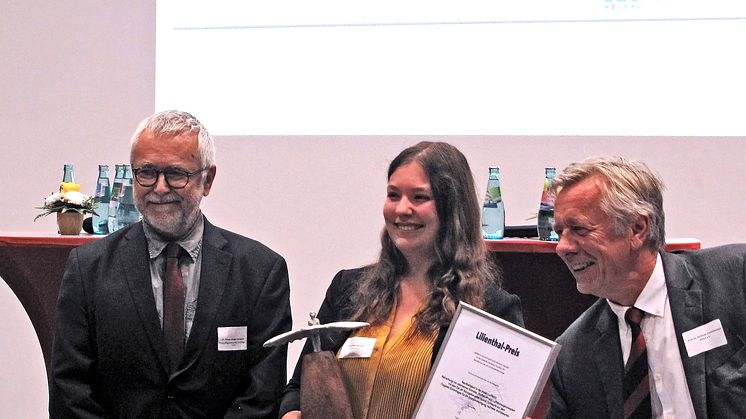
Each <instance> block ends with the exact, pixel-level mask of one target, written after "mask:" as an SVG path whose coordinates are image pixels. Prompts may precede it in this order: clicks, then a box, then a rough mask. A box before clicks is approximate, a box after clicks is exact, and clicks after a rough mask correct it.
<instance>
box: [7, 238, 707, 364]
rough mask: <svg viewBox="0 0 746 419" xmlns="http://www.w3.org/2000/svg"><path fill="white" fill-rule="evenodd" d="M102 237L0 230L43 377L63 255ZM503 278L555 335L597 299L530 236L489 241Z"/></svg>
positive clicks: (692, 243)
mask: <svg viewBox="0 0 746 419" xmlns="http://www.w3.org/2000/svg"><path fill="white" fill-rule="evenodd" d="M100 237H101V236H93V235H89V234H82V235H80V236H60V235H58V234H29V233H0V277H2V278H3V279H4V280H5V282H6V283H8V285H9V286H10V289H11V290H13V292H14V293H15V295H16V296H17V297H18V300H19V301H20V302H21V304H22V305H23V308H24V309H25V310H26V313H28V316H29V318H30V319H31V324H32V325H33V326H34V330H35V331H36V335H37V337H38V338H39V344H40V345H41V350H42V353H43V354H44V363H45V365H46V368H47V377H50V376H51V370H50V365H51V354H52V339H53V337H54V322H55V310H56V304H57V295H58V293H59V290H60V283H61V282H62V274H63V273H64V268H65V262H66V261H67V256H68V254H69V253H70V250H72V249H73V248H74V247H77V246H80V245H82V244H85V243H88V242H91V241H93V240H98V239H99V238H100ZM486 243H487V248H488V249H489V250H490V251H491V252H492V254H493V255H494V257H495V260H497V262H498V264H499V265H500V266H501V267H502V269H503V271H504V276H505V284H504V286H505V288H506V289H508V290H509V291H510V292H512V293H514V294H517V295H518V296H519V297H521V303H522V305H523V316H524V320H525V322H526V327H527V328H528V329H529V330H531V331H533V332H535V333H538V334H540V335H542V336H544V337H547V338H549V339H556V338H557V336H559V335H560V334H561V333H562V332H563V331H564V330H565V328H566V327H567V326H569V325H570V323H571V322H572V321H573V320H575V318H576V317H577V316H578V315H579V314H580V313H582V312H583V311H584V310H585V309H586V308H587V307H588V306H590V305H591V304H592V303H593V302H594V301H595V300H596V297H593V296H588V295H582V294H580V293H579V292H578V291H577V289H576V288H575V280H574V279H573V277H572V274H571V273H570V271H569V270H568V269H567V267H566V266H565V264H564V263H563V262H562V260H561V259H560V258H559V256H557V255H556V254H555V253H554V249H555V247H556V243H553V242H541V241H538V240H532V239H503V240H487V241H486ZM699 247H700V242H699V241H697V240H694V239H682V240H677V241H671V242H669V244H668V246H667V250H671V251H673V250H682V249H698V248H699Z"/></svg>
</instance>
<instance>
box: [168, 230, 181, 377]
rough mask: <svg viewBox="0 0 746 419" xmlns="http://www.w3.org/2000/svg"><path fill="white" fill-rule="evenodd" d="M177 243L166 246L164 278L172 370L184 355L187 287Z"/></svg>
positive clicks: (169, 355) (169, 356) (174, 369)
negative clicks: (182, 274) (180, 264)
mask: <svg viewBox="0 0 746 419" xmlns="http://www.w3.org/2000/svg"><path fill="white" fill-rule="evenodd" d="M180 254H181V247H180V246H179V245H178V244H176V243H169V244H168V246H166V275H165V277H164V278H163V339H164V340H165V341H166V349H167V350H168V358H169V360H170V362H171V371H172V372H173V371H176V368H177V367H178V366H179V362H180V361H181V357H182V356H183V355H184V299H185V298H186V287H185V286H184V278H183V277H182V276H181V268H180V267H179V256H180Z"/></svg>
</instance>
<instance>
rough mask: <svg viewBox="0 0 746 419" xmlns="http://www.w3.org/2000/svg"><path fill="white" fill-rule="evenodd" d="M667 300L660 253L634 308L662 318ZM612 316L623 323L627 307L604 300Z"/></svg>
mask: <svg viewBox="0 0 746 419" xmlns="http://www.w3.org/2000/svg"><path fill="white" fill-rule="evenodd" d="M667 298H668V289H667V288H666V277H665V274H664V273H663V260H662V259H661V255H660V253H659V254H658V257H657V258H656V260H655V268H653V273H652V274H651V275H650V278H649V279H648V282H647V284H645V287H644V288H643V289H642V292H641V293H640V295H639V296H637V301H635V304H634V306H635V307H637V308H639V309H640V310H642V311H644V312H645V314H646V315H651V316H656V317H663V313H664V312H665V307H666V299H667ZM606 301H607V302H608V303H609V306H610V307H611V310H612V311H613V312H614V314H616V315H617V317H619V319H620V320H621V321H622V322H624V314H625V313H626V312H627V310H629V307H628V306H623V305H620V304H617V303H615V302H613V301H611V300H606Z"/></svg>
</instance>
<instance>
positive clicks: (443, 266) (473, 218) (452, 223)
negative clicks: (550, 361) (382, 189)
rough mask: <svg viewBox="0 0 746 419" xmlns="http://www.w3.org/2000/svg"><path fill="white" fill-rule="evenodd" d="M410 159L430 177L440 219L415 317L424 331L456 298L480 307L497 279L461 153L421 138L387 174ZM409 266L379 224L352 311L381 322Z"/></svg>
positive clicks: (444, 317) (444, 316) (448, 315)
mask: <svg viewBox="0 0 746 419" xmlns="http://www.w3.org/2000/svg"><path fill="white" fill-rule="evenodd" d="M412 162H415V163H417V164H419V165H420V166H421V167H422V168H423V170H424V171H425V174H426V175H427V178H428V180H429V181H430V187H431V190H432V194H433V199H434V200H435V207H436V211H437V214H438V220H439V223H440V228H439V230H438V233H437V238H436V243H435V252H434V254H435V256H434V260H433V261H432V265H431V267H430V269H429V271H428V277H429V279H430V285H431V294H430V299H429V301H428V302H427V304H426V306H425V308H424V309H423V310H422V311H421V312H419V313H418V314H417V316H416V320H415V321H416V326H417V330H418V331H421V332H424V333H427V332H429V331H431V330H433V329H434V328H436V327H440V326H446V325H448V324H449V323H450V322H451V319H452V318H453V314H454V313H455V311H456V306H457V304H458V301H459V300H461V301H464V302H466V303H468V304H471V305H473V306H476V307H480V308H482V307H484V295H485V292H486V290H487V288H488V286H489V285H490V284H493V283H496V284H498V285H499V283H500V280H499V275H498V270H497V269H496V268H495V265H494V264H493V263H492V261H491V260H490V259H489V257H488V254H487V249H486V247H485V244H484V240H483V239H482V228H481V221H480V205H479V200H478V199H477V194H476V189H475V187H474V179H473V177H472V173H471V169H470V168H469V163H468V162H467V160H466V157H464V155H463V154H462V153H461V152H460V151H459V150H458V149H457V148H456V147H454V146H452V145H450V144H448V143H444V142H428V141H423V142H420V143H418V144H416V145H414V146H412V147H409V148H407V149H405V150H404V151H402V152H401V153H399V155H398V156H397V157H396V158H395V159H394V160H393V161H392V162H391V164H390V165H389V170H388V178H389V179H390V178H391V175H392V174H393V173H394V172H395V171H396V169H398V168H399V167H400V166H402V165H404V164H407V163H412ZM408 271H409V266H408V265H407V261H406V259H405V258H404V255H402V253H401V252H400V251H399V249H397V248H396V246H395V245H394V242H393V241H392V240H391V238H390V237H389V235H388V233H387V232H386V229H384V230H383V233H382V234H381V255H380V258H379V260H378V262H377V263H375V264H373V265H370V266H368V267H367V269H366V270H365V273H364V274H363V276H362V277H361V280H360V283H359V284H358V287H357V289H356V290H355V291H354V294H353V296H352V302H353V306H354V308H353V314H352V316H351V317H352V318H353V319H357V320H363V321H367V322H370V323H372V324H380V323H382V322H384V321H385V320H386V319H387V318H388V316H389V315H390V314H391V311H392V310H393V308H394V307H395V304H396V296H397V294H398V291H399V281H400V280H401V278H402V276H403V275H406V274H407V272H408Z"/></svg>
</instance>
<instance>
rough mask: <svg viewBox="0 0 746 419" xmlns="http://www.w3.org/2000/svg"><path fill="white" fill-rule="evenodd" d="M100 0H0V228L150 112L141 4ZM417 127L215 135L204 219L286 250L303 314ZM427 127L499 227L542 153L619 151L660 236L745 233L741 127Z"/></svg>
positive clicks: (517, 211) (20, 356)
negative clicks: (491, 182)
mask: <svg viewBox="0 0 746 419" xmlns="http://www.w3.org/2000/svg"><path fill="white" fill-rule="evenodd" d="M112 3H113V2H106V3H102V2H96V1H92V0H76V1H75V2H74V6H73V5H71V4H70V3H64V4H63V3H59V4H58V3H55V2H45V1H39V0H32V1H26V2H12V1H10V0H4V1H3V4H2V5H1V7H2V9H3V13H2V14H1V15H0V56H2V57H4V60H3V64H2V65H0V129H1V130H2V132H3V133H5V135H4V136H3V139H2V145H3V148H2V149H3V152H4V153H3V157H2V164H0V184H1V185H2V187H3V190H4V192H5V195H6V196H7V197H8V199H7V200H6V203H5V204H4V205H2V206H0V231H1V232H12V231H27V232H28V231H36V232H51V231H53V230H54V228H55V226H54V220H53V218H52V217H49V218H46V219H41V220H39V221H37V222H35V223H33V222H32V220H33V217H34V216H35V215H36V213H37V210H35V209H34V207H37V206H39V205H40V204H41V201H42V199H43V197H45V196H46V195H48V194H49V193H51V192H52V191H53V190H54V188H55V187H56V184H57V182H59V179H60V177H61V175H62V165H63V164H64V163H73V164H75V168H76V180H77V181H78V182H79V183H81V185H82V186H83V188H84V189H85V190H86V191H89V192H91V191H92V190H93V187H94V184H95V178H96V175H97V171H96V168H97V164H99V163H108V164H109V165H113V164H115V163H120V162H126V161H127V160H128V150H129V147H128V140H129V136H130V135H131V133H132V131H133V130H134V128H135V126H136V125H137V123H138V122H139V121H140V120H141V119H142V118H143V117H145V116H147V115H148V114H150V113H152V111H153V110H154V99H153V91H154V88H153V83H154V82H153V80H154V36H155V35H154V33H155V31H154V27H153V26H154V13H155V9H154V5H153V4H152V2H148V1H144V0H136V1H131V2H121V4H112ZM184 88H185V89H188V86H185V87H184ZM247 100H250V98H247ZM187 111H188V109H187ZM197 117H199V115H197ZM245 117H246V118H251V115H246V116H245ZM703 117H707V116H706V115H704V116H703ZM288 123H289V124H292V121H288ZM537 123H541V121H537ZM208 129H209V127H208ZM428 138H436V137H428ZM420 139H421V137H366V136H355V137H248V138H239V137H223V138H218V140H217V147H218V156H217V158H218V174H217V179H216V183H215V186H214V188H213V190H212V193H211V195H210V196H209V197H208V198H206V200H205V201H203V209H204V211H205V214H206V215H207V216H208V217H209V218H210V220H211V221H212V222H214V223H215V224H218V225H220V226H223V227H226V228H229V229H232V230H234V231H236V232H239V233H242V234H244V235H247V236H251V237H254V238H256V239H258V240H260V241H263V242H264V243H266V244H268V245H269V246H270V247H272V248H274V249H275V250H277V251H278V252H279V253H281V254H283V255H284V256H285V257H286V259H287V260H288V265H289V269H290V277H291V283H292V284H291V285H292V304H293V310H294V315H295V319H296V325H301V324H303V323H305V320H306V316H307V313H308V311H311V310H314V309H316V308H317V307H318V305H319V304H320V302H321V299H322V297H323V292H324V290H325V289H326V286H327V284H328V282H329V280H330V279H331V277H332V275H333V274H334V273H335V272H336V271H337V270H338V269H341V268H343V267H354V266H359V265H362V264H365V263H368V262H371V261H373V260H374V259H375V257H376V254H377V251H378V233H379V231H380V228H381V226H382V220H381V215H380V210H381V204H382V200H383V197H384V188H385V186H384V185H385V171H386V166H387V164H388V162H389V161H390V160H391V159H392V158H393V157H394V156H395V155H396V154H397V153H398V152H399V151H400V150H401V149H402V148H404V147H405V146H408V145H411V144H413V143H415V142H416V141H418V140H420ZM437 139H442V140H446V141H449V142H451V143H453V144H454V145H456V146H458V147H459V148H460V149H461V150H462V151H463V152H464V154H465V155H466V156H467V158H468V159H469V161H470V163H471V165H472V169H473V170H474V172H475V177H476V180H477V185H478V188H479V190H480V191H482V190H483V189H484V188H485V186H486V170H487V169H486V168H487V166H489V165H491V164H498V165H500V167H501V172H502V185H503V194H504V197H505V201H506V206H507V223H508V224H509V225H520V224H527V223H529V222H527V221H526V218H528V217H529V216H531V214H532V213H533V212H535V211H536V208H537V206H538V200H539V195H540V188H541V184H542V180H543V168H544V166H547V165H554V166H557V167H558V168H562V167H564V166H565V165H566V164H568V163H570V162H571V161H574V160H578V159H581V158H584V157H586V156H589V155H595V154H620V155H624V156H627V157H630V158H635V159H642V160H644V161H646V162H647V163H648V164H649V165H650V166H651V167H652V168H654V169H655V170H656V171H658V172H659V173H660V174H661V176H662V177H663V179H664V180H665V181H666V183H667V185H668V191H667V192H666V195H665V201H666V204H665V205H666V209H667V233H668V236H669V237H695V238H698V239H701V240H702V242H703V245H704V246H706V247H710V246H714V245H718V244H723V243H729V242H743V241H746V223H743V222H742V221H739V220H741V219H742V210H741V206H742V205H743V204H744V198H743V193H744V187H743V180H742V179H743V175H742V171H743V159H744V157H745V156H746V138H673V137H655V138H637V137H635V138H633V137H594V138H589V137H557V138H552V137H501V136H476V137H475V136H472V137H443V138H437ZM480 193H481V192H480ZM0 314H1V315H2V318H3V322H2V328H0V376H1V377H3V379H2V380H0V406H3V411H2V413H0V416H3V417H39V418H41V417H45V416H46V403H47V390H46V383H45V381H46V379H45V374H44V363H43V359H42V357H41V350H40V348H39V344H38V341H36V338H35V335H34V333H33V330H32V328H31V324H30V321H29V320H28V317H27V316H26V314H25V312H24V311H23V309H22V307H21V305H20V303H18V301H17V299H16V298H15V296H14V295H13V294H12V292H11V291H10V290H9V288H8V287H7V286H6V285H5V284H4V283H0ZM298 351H299V344H294V345H292V346H291V356H290V361H289V362H290V364H291V367H292V365H294V363H295V360H296V358H297V353H298Z"/></svg>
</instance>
